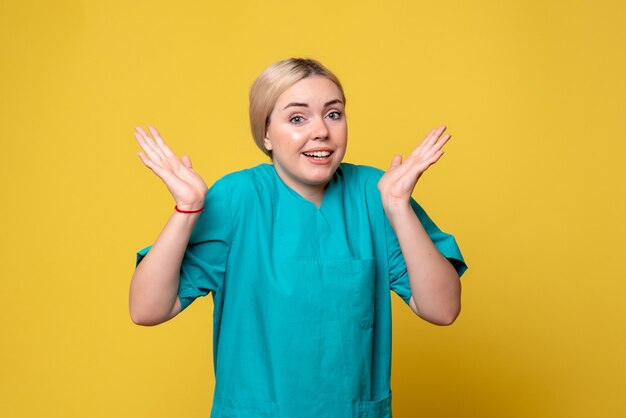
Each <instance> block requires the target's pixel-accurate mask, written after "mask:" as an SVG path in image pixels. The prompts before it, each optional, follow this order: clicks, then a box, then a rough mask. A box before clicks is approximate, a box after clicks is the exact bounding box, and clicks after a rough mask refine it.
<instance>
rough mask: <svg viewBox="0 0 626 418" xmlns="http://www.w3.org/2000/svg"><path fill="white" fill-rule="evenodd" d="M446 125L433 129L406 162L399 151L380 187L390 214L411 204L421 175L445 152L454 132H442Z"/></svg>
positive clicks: (385, 206) (379, 184)
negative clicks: (444, 147) (445, 146)
mask: <svg viewBox="0 0 626 418" xmlns="http://www.w3.org/2000/svg"><path fill="white" fill-rule="evenodd" d="M445 130H446V126H445V125H444V126H440V127H438V128H435V129H433V130H432V131H431V132H430V133H429V134H428V135H427V136H426V138H425V139H424V140H423V141H422V142H421V144H419V146H418V147H417V148H415V151H413V153H411V155H409V156H408V157H407V159H406V160H404V162H403V161H402V156H401V155H400V154H397V155H396V156H394V157H393V160H392V161H391V167H389V171H387V172H386V173H385V174H384V175H383V177H382V178H381V179H380V181H379V182H378V190H379V191H380V196H381V199H382V202H383V207H384V209H385V212H387V215H388V216H389V215H391V214H393V213H395V211H397V210H402V209H406V208H409V207H410V199H411V194H412V193H413V189H415V185H416V184H417V180H419V178H420V176H421V175H422V174H423V173H424V171H426V170H427V169H428V167H430V166H431V165H433V164H434V163H436V162H437V161H438V160H439V158H440V157H441V156H442V155H443V149H442V147H443V146H444V144H445V143H446V142H448V140H449V139H450V138H451V137H452V135H449V134H445V135H442V134H443V132H444V131H445Z"/></svg>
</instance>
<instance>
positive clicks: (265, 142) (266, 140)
mask: <svg viewBox="0 0 626 418" xmlns="http://www.w3.org/2000/svg"><path fill="white" fill-rule="evenodd" d="M263 145H264V146H265V149H266V150H268V151H271V150H272V141H270V139H269V138H268V137H267V134H265V138H263Z"/></svg>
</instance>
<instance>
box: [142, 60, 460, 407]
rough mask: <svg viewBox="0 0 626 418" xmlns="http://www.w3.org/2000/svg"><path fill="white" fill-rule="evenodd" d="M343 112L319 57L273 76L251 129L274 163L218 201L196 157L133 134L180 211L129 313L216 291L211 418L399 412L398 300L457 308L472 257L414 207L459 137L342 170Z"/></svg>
mask: <svg viewBox="0 0 626 418" xmlns="http://www.w3.org/2000/svg"><path fill="white" fill-rule="evenodd" d="M345 103H346V99H345V95H344V92H343V89H342V87H341V84H340V82H339V80H338V79H337V78H336V77H335V76H334V75H333V74H332V73H331V72H330V71H329V70H328V69H326V68H325V67H323V66H322V65H321V64H320V63H318V62H317V61H313V60H305V59H289V60H285V61H281V62H278V63H275V64H273V65H271V66H269V67H268V68H267V69H266V70H265V71H264V72H263V73H262V74H261V75H260V76H259V77H258V78H257V80H256V81H255V82H254V84H253V86H252V88H251V91H250V121H251V125H252V133H253V137H254V139H255V141H256V143H257V145H258V146H259V147H260V148H261V150H263V151H264V152H265V153H266V154H268V155H269V156H270V158H271V160H272V164H261V165H259V166H257V167H254V168H251V169H246V170H242V171H238V172H235V173H231V174H229V175H227V176H225V177H223V178H222V179H220V180H218V181H217V182H216V183H215V184H214V185H213V186H212V187H211V188H210V189H209V190H208V193H207V186H206V184H205V183H204V181H203V180H202V178H201V177H200V176H199V175H198V174H197V173H196V172H195V171H194V170H193V168H192V164H191V160H190V159H189V157H188V156H183V157H182V159H178V158H177V157H176V156H175V155H174V154H173V152H172V151H171V150H170V149H169V148H168V146H167V145H166V144H165V142H164V141H163V140H162V139H161V137H160V136H159V134H158V132H157V131H156V130H155V129H153V128H150V133H151V135H148V133H146V132H145V131H144V130H143V129H141V128H137V133H136V138H137V140H138V142H139V144H140V146H141V147H142V148H143V152H140V153H139V155H140V157H141V160H142V161H143V163H144V164H145V165H146V166H147V167H148V168H150V169H152V170H153V171H154V173H155V174H156V175H158V176H159V177H160V178H161V179H162V180H163V181H164V182H165V184H166V185H167V187H168V189H169V191H170V193H171V194H172V195H173V197H174V199H175V201H176V206H175V209H176V210H175V211H174V213H173V214H172V216H171V218H170V219H169V221H168V223H167V224H166V226H165V228H164V229H163V231H162V233H161V234H160V235H159V237H158V238H157V240H156V242H155V243H154V245H153V246H152V247H148V248H145V249H144V250H142V251H140V252H139V253H138V257H137V263H138V265H137V269H136V271H135V274H134V276H133V279H132V283H131V289H130V312H131V317H132V319H133V321H134V322H136V323H138V324H142V325H154V324H158V323H161V322H164V321H167V320H168V319H170V318H172V317H174V316H175V315H177V314H178V313H179V312H181V311H182V310H183V309H184V308H185V307H187V306H188V305H189V304H190V303H191V302H192V301H193V300H194V299H195V298H197V297H198V296H205V295H207V294H208V293H209V292H211V293H212V295H213V301H214V321H213V324H214V335H213V338H214V343H213V346H214V353H213V355H214V357H213V359H214V368H215V375H216V376H215V382H216V384H215V394H214V401H213V407H212V412H211V417H212V418H217V417H226V416H228V417H261V416H262V417H278V416H280V417H289V418H291V417H293V418H306V417H318V418H319V417H333V418H339V417H375V418H383V417H391V390H390V373H391V300H390V293H389V290H393V291H394V292H396V293H397V294H398V295H400V296H401V297H402V298H403V300H404V301H405V302H406V303H407V304H408V305H409V306H410V307H411V309H412V310H413V311H414V312H415V313H416V314H417V315H419V316H420V317H421V318H423V319H425V320H427V321H429V322H432V323H434V324H440V325H447V324H451V323H452V322H453V321H454V320H455V318H456V317H457V315H458V314H459V311H460V282H459V276H460V275H461V274H463V272H464V271H465V269H466V266H465V263H464V261H463V257H462V255H461V253H460V251H459V249H458V246H457V245H456V242H455V240H454V237H453V236H451V235H449V234H446V233H444V232H442V231H440V230H439V229H438V228H437V226H436V225H435V224H434V223H433V222H432V221H431V220H430V219H429V218H428V216H427V215H426V213H425V212H424V211H423V210H422V208H421V207H420V206H419V205H418V204H417V203H416V202H415V201H414V200H412V199H411V193H412V191H413V189H414V187H415V184H416V182H417V180H418V179H419V177H420V176H421V174H422V173H423V172H424V171H425V170H426V169H427V168H428V167H429V166H430V165H432V164H434V163H435V162H436V161H437V160H438V159H439V158H440V157H441V155H442V154H443V150H442V147H443V145H444V144H445V143H446V142H447V141H448V139H449V138H450V135H448V134H444V131H445V127H443V126H442V127H439V128H437V129H434V130H433V131H431V132H430V133H429V134H428V136H427V137H426V139H425V140H424V141H423V142H422V143H421V144H420V145H419V146H418V147H417V148H416V149H415V151H414V152H413V153H412V154H411V156H409V157H408V158H407V159H406V160H405V161H402V157H401V156H399V155H396V156H395V157H394V158H393V161H392V163H391V167H390V169H389V170H388V171H387V172H386V173H383V172H382V171H380V170H378V169H375V168H371V167H366V166H357V165H352V164H347V163H342V159H343V156H344V154H345V151H346V145H347V124H346V117H345V110H344V108H345ZM148 250H149V252H148ZM142 260H143V261H142Z"/></svg>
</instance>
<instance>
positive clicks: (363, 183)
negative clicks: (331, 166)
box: [337, 163, 385, 195]
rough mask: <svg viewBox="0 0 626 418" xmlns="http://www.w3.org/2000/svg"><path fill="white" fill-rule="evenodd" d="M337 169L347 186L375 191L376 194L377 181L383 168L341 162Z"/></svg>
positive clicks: (381, 174)
mask: <svg viewBox="0 0 626 418" xmlns="http://www.w3.org/2000/svg"><path fill="white" fill-rule="evenodd" d="M337 171H338V174H339V176H340V177H341V178H342V181H343V182H344V183H345V184H346V185H347V186H348V187H349V188H356V189H360V190H365V191H368V192H375V193H376V194H377V195H378V181H379V180H380V178H381V177H382V176H383V174H385V172H384V171H383V170H381V169H379V168H376V167H371V166H368V165H357V164H351V163H341V165H340V166H339V169H338V170H337Z"/></svg>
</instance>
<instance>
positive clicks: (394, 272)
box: [385, 198, 467, 304]
mask: <svg viewBox="0 0 626 418" xmlns="http://www.w3.org/2000/svg"><path fill="white" fill-rule="evenodd" d="M411 206H412V207H413V211H414V212H415V214H416V215H417V218H418V219H419V220H420V222H421V223H422V226H423V227H424V229H425V230H426V233H427V234H428V236H429V237H430V239H431V240H432V242H433V244H435V247H437V249H438V250H439V252H440V253H441V254H442V255H443V256H444V257H446V258H447V259H448V260H449V261H450V263H451V264H452V265H453V266H454V268H455V269H456V272H457V274H458V275H459V277H461V276H462V275H463V273H465V271H466V270H467V265H466V264H465V261H464V259H463V256H462V255H461V250H460V249H459V246H458V245H457V242H456V239H455V238H454V236H452V235H450V234H447V233H445V232H443V231H441V230H440V229H439V228H438V227H437V225H435V223H434V222H433V221H432V219H430V217H429V216H428V215H427V214H426V212H425V211H424V209H422V207H421V206H420V205H419V204H418V203H417V202H416V201H415V200H414V199H413V198H411ZM385 221H386V222H385V226H386V233H387V258H388V266H389V286H390V288H391V290H393V291H394V292H395V293H397V294H398V296H400V297H401V298H402V299H403V300H404V301H405V302H406V303H407V304H408V303H409V302H410V300H411V287H410V283H409V275H408V274H407V270H406V264H405V262H404V257H403V256H402V251H401V250H400V244H399V242H398V238H397V237H396V234H395V232H394V231H393V228H392V227H391V224H390V223H389V221H388V220H387V218H385Z"/></svg>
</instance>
